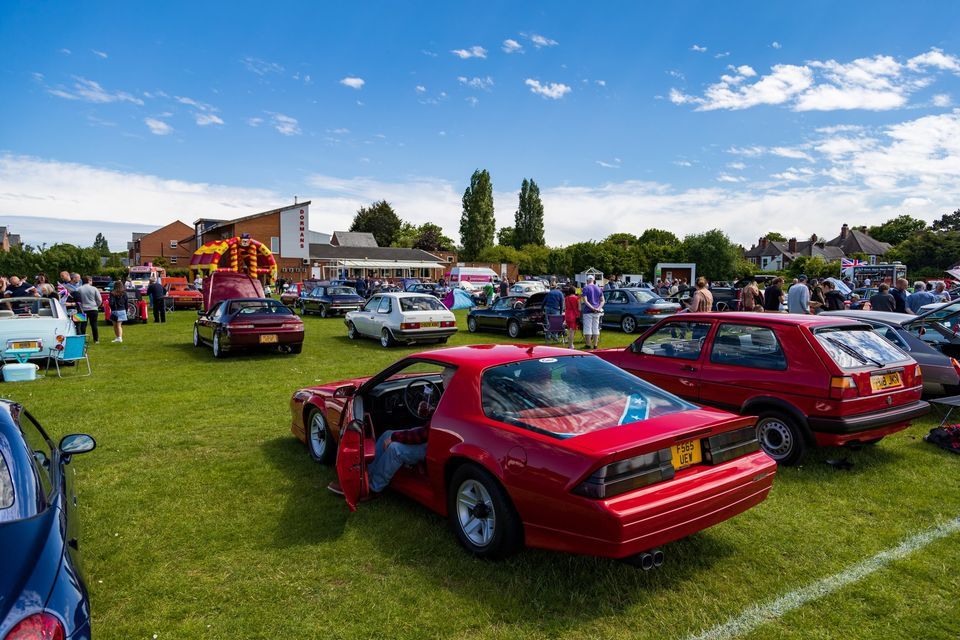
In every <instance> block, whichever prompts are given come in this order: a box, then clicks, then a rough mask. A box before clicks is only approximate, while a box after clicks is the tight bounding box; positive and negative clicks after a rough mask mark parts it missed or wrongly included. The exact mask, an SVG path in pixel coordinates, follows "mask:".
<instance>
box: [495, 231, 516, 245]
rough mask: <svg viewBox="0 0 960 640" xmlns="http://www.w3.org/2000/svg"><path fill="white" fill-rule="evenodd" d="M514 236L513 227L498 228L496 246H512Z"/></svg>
mask: <svg viewBox="0 0 960 640" xmlns="http://www.w3.org/2000/svg"><path fill="white" fill-rule="evenodd" d="M515 235H516V234H515V233H514V229H513V227H500V230H499V231H497V244H502V245H503V246H505V247H512V246H514V237H515Z"/></svg>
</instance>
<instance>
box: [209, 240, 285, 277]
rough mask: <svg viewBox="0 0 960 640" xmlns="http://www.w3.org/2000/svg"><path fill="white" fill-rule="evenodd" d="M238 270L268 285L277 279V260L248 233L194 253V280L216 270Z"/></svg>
mask: <svg viewBox="0 0 960 640" xmlns="http://www.w3.org/2000/svg"><path fill="white" fill-rule="evenodd" d="M218 270H219V271H235V272H237V273H245V274H247V275H249V276H252V277H254V278H256V279H258V280H260V282H262V283H263V284H264V285H272V284H274V283H275V282H276V280H277V260H276V258H274V257H273V253H272V252H271V251H270V249H269V248H268V247H267V246H266V245H265V244H263V243H262V242H260V241H259V240H255V239H253V238H251V237H250V234H249V233H244V234H243V235H240V236H238V237H235V238H227V239H226V240H212V241H211V242H208V243H206V244H204V245H202V246H201V247H200V248H199V249H197V250H196V251H194V252H193V256H192V257H191V258H190V277H191V278H193V279H194V280H196V278H198V277H201V278H206V277H207V276H209V275H210V274H211V273H213V272H214V271H218Z"/></svg>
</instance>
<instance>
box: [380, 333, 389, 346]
mask: <svg viewBox="0 0 960 640" xmlns="http://www.w3.org/2000/svg"><path fill="white" fill-rule="evenodd" d="M380 344H382V345H383V346H385V347H389V346H390V335H389V334H388V333H387V332H386V330H384V332H383V333H381V334H380Z"/></svg>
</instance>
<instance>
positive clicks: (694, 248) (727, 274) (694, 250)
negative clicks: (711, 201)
mask: <svg viewBox="0 0 960 640" xmlns="http://www.w3.org/2000/svg"><path fill="white" fill-rule="evenodd" d="M680 252H681V254H682V255H683V258H684V262H694V263H696V265H697V273H698V274H699V275H702V276H705V277H707V278H709V279H711V280H726V279H729V278H731V277H732V276H734V275H735V273H736V267H737V261H738V259H739V258H740V248H739V247H738V246H737V245H735V244H733V243H732V242H730V239H729V238H728V237H727V234H725V233H724V232H723V231H721V230H720V229H711V230H710V231H706V232H704V233H694V234H691V235H688V236H686V237H685V238H684V239H683V243H682V244H681V247H680Z"/></svg>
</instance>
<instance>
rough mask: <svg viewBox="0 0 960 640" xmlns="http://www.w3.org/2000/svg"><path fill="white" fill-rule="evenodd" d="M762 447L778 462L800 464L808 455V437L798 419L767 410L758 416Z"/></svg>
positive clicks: (758, 436)
mask: <svg viewBox="0 0 960 640" xmlns="http://www.w3.org/2000/svg"><path fill="white" fill-rule="evenodd" d="M757 440H759V441H760V448H761V449H763V450H764V452H765V453H766V454H767V455H768V456H770V457H771V458H773V459H774V460H776V461H777V464H782V465H786V466H793V465H796V464H800V462H801V461H802V460H803V458H804V457H805V456H806V455H807V448H808V447H807V439H806V437H805V434H804V433H803V431H802V430H801V429H800V427H799V426H798V425H797V421H796V420H795V419H794V418H792V417H791V416H788V415H786V414H783V413H777V412H766V413H762V414H760V417H759V418H757Z"/></svg>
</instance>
